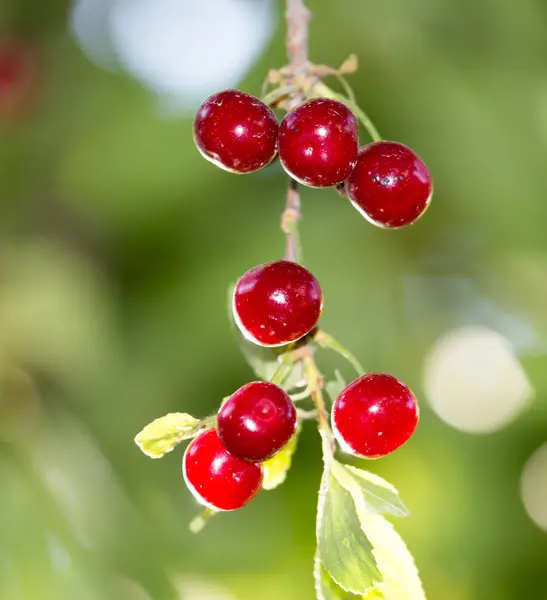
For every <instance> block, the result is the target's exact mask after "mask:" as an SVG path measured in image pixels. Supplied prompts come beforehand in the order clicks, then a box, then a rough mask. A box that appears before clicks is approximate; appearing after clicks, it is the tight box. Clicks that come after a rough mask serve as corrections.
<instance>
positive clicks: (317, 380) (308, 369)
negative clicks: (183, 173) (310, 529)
mask: <svg viewBox="0 0 547 600" xmlns="http://www.w3.org/2000/svg"><path fill="white" fill-rule="evenodd" d="M285 16H286V19H287V42H286V43H287V55H288V57H289V64H290V67H291V70H292V73H293V75H296V76H298V75H300V74H302V73H305V71H306V69H307V68H308V22H309V20H310V16H311V13H310V11H309V10H308V9H307V8H306V6H305V5H304V1H303V0H287V10H286V12H285ZM302 100H303V97H302V95H301V94H298V93H296V94H294V95H293V96H292V98H291V101H290V102H289V105H290V106H291V107H294V106H298V105H299V104H300V103H301V102H302ZM301 218H302V215H301V212H300V193H299V189H298V182H296V181H295V180H294V179H291V180H290V182H289V189H288V191H287V202H286V205H285V210H284V211H283V215H282V217H281V229H282V231H283V232H284V233H285V235H286V249H285V259H286V260H292V261H295V262H302V256H303V255H302V245H301V243H300V234H299V229H298V224H299V221H300V219H301ZM303 350H305V352H304V353H303V355H302V358H301V360H302V363H303V365H304V371H305V373H306V379H307V382H308V390H309V395H310V397H311V399H312V401H313V403H314V405H315V409H316V412H317V414H316V418H317V423H318V427H319V433H320V435H321V440H322V443H323V457H324V460H325V463H328V462H330V460H332V457H333V455H334V438H333V435H332V431H331V429H330V425H329V413H328V412H327V410H326V408H325V401H324V399H323V392H322V389H323V377H322V376H321V373H320V372H319V369H318V368H317V365H316V364H315V359H314V356H313V349H312V348H311V347H310V346H307V347H306V348H303Z"/></svg>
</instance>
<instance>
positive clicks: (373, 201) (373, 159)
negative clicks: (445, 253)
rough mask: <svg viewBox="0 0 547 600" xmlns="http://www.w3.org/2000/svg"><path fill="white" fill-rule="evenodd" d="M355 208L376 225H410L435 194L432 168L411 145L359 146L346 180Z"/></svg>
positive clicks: (384, 143) (373, 144) (395, 143)
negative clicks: (429, 167) (351, 169)
mask: <svg viewBox="0 0 547 600" xmlns="http://www.w3.org/2000/svg"><path fill="white" fill-rule="evenodd" d="M346 192H347V195H348V197H349V199H350V200H351V202H352V204H353V205H354V206H355V208H356V209H357V210H358V211H359V212H360V213H361V214H362V215H363V216H364V217H365V219H367V220H369V221H370V222H371V223H373V224H374V225H378V226H379V227H387V228H395V227H403V226H405V225H410V224H412V223H414V222H415V221H417V220H418V218H419V217H421V215H422V214H423V213H424V212H425V210H426V209H427V207H428V206H429V203H430V202H431V197H432V194H433V183H432V179H431V175H430V173H429V170H428V169H427V167H426V166H425V164H424V163H423V162H422V160H421V159H420V158H419V157H418V156H417V154H415V153H414V152H413V151H412V150H411V149H410V148H408V146H405V145H404V144H399V143H397V142H373V143H372V144H368V145H367V146H363V147H362V148H361V149H360V150H359V155H358V156H357V163H356V165H355V169H353V171H352V173H351V175H350V176H349V178H348V180H347V182H346Z"/></svg>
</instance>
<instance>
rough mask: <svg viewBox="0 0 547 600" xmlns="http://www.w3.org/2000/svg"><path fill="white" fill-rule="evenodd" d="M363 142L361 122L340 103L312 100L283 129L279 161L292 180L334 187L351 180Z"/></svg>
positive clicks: (287, 119)
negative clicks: (360, 137)
mask: <svg viewBox="0 0 547 600" xmlns="http://www.w3.org/2000/svg"><path fill="white" fill-rule="evenodd" d="M358 143H359V131H358V126H357V120H356V119H355V116H354V115H353V113H352V112H351V110H350V109H349V108H348V107H347V106H346V105H345V104H342V103H341V102H338V101H337V100H330V99H328V98H318V99H316V100H309V101H308V102H305V103H304V104H301V105H300V106H298V107H296V108H295V109H294V110H292V111H290V112H289V113H288V114H287V115H286V116H285V118H284V119H283V121H282V122H281V125H280V127H279V159H280V160H281V164H282V165H283V168H284V169H285V171H287V173H289V175H290V176H291V177H293V178H294V179H296V180H297V181H299V182H300V183H303V184H305V185H309V186H311V187H330V186H334V185H336V184H338V183H341V182H342V181H344V179H346V178H347V177H348V175H349V174H350V173H351V170H352V169H353V167H354V165H355V160H356V158H357V150H358Z"/></svg>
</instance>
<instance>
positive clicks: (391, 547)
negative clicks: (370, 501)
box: [358, 509, 425, 600]
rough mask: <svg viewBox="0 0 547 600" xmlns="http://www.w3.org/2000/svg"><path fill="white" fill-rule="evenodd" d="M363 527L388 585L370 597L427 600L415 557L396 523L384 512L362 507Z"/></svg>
mask: <svg viewBox="0 0 547 600" xmlns="http://www.w3.org/2000/svg"><path fill="white" fill-rule="evenodd" d="M358 511H359V520H360V522H361V527H362V529H363V531H364V532H365V533H366V535H367V537H368V539H369V540H370V542H371V544H372V546H373V554H374V557H375V559H376V562H377V564H378V568H379V569H380V572H381V573H382V577H383V579H384V585H383V586H382V587H381V588H379V589H378V590H375V592H374V593H373V594H372V595H370V594H369V595H365V596H364V598H366V600H373V599H374V600H377V599H378V600H425V593H424V590H423V587H422V583H421V581H420V576H419V574H418V570H417V569H416V565H415V564H414V559H413V558H412V555H411V554H410V552H409V550H408V548H407V547H406V545H405V543H404V542H403V540H402V539H401V536H400V535H399V534H398V533H397V532H396V531H395V530H394V529H393V525H392V524H391V523H390V522H389V521H387V520H386V519H385V518H384V517H382V516H381V515H370V514H368V513H366V512H365V511H363V510H361V509H358Z"/></svg>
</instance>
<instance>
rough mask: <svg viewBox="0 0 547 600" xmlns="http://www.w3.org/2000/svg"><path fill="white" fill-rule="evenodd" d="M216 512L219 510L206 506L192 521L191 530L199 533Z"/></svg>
mask: <svg viewBox="0 0 547 600" xmlns="http://www.w3.org/2000/svg"><path fill="white" fill-rule="evenodd" d="M216 514H217V511H216V510H214V509H213V508H209V507H207V508H205V509H204V510H203V512H201V513H200V514H199V515H197V517H194V518H193V519H192V520H191V521H190V525H189V528H190V531H191V532H192V533H199V532H200V531H201V530H202V529H203V528H204V527H205V525H207V523H208V522H209V519H210V518H211V517H213V516H214V515H216Z"/></svg>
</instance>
